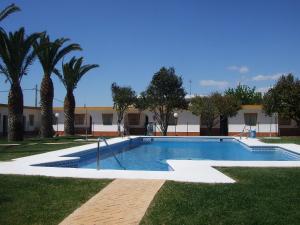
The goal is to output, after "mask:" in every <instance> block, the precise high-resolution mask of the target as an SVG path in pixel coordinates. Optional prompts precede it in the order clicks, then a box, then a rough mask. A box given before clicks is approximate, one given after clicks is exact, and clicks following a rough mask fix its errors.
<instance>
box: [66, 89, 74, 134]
mask: <svg viewBox="0 0 300 225" xmlns="http://www.w3.org/2000/svg"><path fill="white" fill-rule="evenodd" d="M74 112H75V98H74V95H73V91H71V90H68V91H67V95H66V97H65V101H64V113H65V122H64V123H65V126H64V127H65V128H64V134H65V135H74V134H75V127H74V117H75V116H74V114H75V113H74Z"/></svg>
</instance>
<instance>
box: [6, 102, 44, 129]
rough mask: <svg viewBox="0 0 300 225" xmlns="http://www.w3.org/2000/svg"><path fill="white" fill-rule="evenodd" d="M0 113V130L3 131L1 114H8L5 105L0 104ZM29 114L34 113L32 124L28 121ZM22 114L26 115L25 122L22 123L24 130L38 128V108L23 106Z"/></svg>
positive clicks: (39, 122)
mask: <svg viewBox="0 0 300 225" xmlns="http://www.w3.org/2000/svg"><path fill="white" fill-rule="evenodd" d="M0 114H1V115H0V132H3V115H5V116H7V115H8V109H7V106H6V105H3V106H0ZM29 115H34V123H33V125H32V126H31V125H30V123H29ZM23 116H24V117H26V124H24V128H25V132H26V131H27V132H31V131H36V130H39V128H40V126H41V113H40V109H39V108H37V109H34V108H26V107H24V109H23Z"/></svg>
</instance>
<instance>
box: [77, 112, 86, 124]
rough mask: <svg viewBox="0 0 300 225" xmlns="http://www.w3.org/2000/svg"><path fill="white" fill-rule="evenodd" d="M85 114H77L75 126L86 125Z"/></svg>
mask: <svg viewBox="0 0 300 225" xmlns="http://www.w3.org/2000/svg"><path fill="white" fill-rule="evenodd" d="M84 118H85V115H84V114H75V125H84V122H85V119H84Z"/></svg>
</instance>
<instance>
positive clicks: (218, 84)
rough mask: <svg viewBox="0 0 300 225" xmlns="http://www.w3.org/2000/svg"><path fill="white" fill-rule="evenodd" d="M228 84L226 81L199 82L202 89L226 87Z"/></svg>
mask: <svg viewBox="0 0 300 225" xmlns="http://www.w3.org/2000/svg"><path fill="white" fill-rule="evenodd" d="M228 85H229V83H228V82H227V81H217V80H200V86H203V87H218V88H223V87H227V86H228Z"/></svg>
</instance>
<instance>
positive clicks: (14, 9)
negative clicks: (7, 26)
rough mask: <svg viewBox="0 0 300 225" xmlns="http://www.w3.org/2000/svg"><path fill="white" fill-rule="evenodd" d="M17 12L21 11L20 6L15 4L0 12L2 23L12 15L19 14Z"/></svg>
mask: <svg viewBox="0 0 300 225" xmlns="http://www.w3.org/2000/svg"><path fill="white" fill-rule="evenodd" d="M17 11H21V9H20V8H19V7H18V6H16V5H15V4H11V5H9V6H7V7H6V8H5V9H3V10H2V11H1V12H0V21H2V20H4V19H5V18H6V17H8V16H9V15H10V14H12V13H14V12H17Z"/></svg>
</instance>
